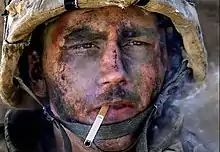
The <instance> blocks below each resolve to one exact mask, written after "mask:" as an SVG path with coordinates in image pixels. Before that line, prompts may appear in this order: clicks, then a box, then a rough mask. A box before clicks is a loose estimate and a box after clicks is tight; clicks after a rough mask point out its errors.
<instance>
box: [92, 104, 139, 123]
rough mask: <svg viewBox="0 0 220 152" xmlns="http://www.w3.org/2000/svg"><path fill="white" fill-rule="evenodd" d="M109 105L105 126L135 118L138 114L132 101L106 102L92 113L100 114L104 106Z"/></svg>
mask: <svg viewBox="0 0 220 152" xmlns="http://www.w3.org/2000/svg"><path fill="white" fill-rule="evenodd" d="M104 105H108V106H109V109H108V111H107V114H106V116H105V118H104V124H109V123H116V122H120V121H124V120H126V119H128V118H131V117H133V116H134V115H135V114H136V109H135V107H136V106H135V104H134V102H132V101H125V100H118V101H110V102H104V103H103V104H100V105H99V106H96V108H94V109H93V110H92V111H91V112H95V113H96V114H98V111H99V110H100V109H101V107H102V106H104Z"/></svg>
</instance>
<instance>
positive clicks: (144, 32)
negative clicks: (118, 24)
mask: <svg viewBox="0 0 220 152" xmlns="http://www.w3.org/2000/svg"><path fill="white" fill-rule="evenodd" d="M121 36H122V37H124V38H134V37H139V36H147V37H149V38H157V37H158V36H159V34H158V32H157V31H156V29H154V28H138V27H124V28H123V29H122V32H121Z"/></svg>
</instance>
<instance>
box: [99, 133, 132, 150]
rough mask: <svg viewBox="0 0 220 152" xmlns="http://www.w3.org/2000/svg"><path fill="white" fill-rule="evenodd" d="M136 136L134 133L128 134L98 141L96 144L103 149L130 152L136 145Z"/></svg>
mask: <svg viewBox="0 0 220 152" xmlns="http://www.w3.org/2000/svg"><path fill="white" fill-rule="evenodd" d="M135 141H136V138H135V137H134V136H133V135H126V136H123V137H120V138H117V139H110V140H99V141H96V142H95V144H96V146H97V147H98V148H99V149H101V150H103V151H123V152H128V151H130V150H131V149H132V147H133V146H134V143H135Z"/></svg>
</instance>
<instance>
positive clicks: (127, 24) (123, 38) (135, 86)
mask: <svg viewBox="0 0 220 152" xmlns="http://www.w3.org/2000/svg"><path fill="white" fill-rule="evenodd" d="M45 34H46V38H45V41H44V43H45V45H44V55H43V71H44V74H45V78H46V84H47V89H48V93H49V99H50V102H51V105H52V107H53V108H54V110H55V111H56V113H57V114H58V115H59V116H60V117H61V118H63V119H66V120H68V121H71V120H72V119H77V120H79V121H80V122H83V123H87V124H91V123H92V122H93V121H94V119H95V117H96V116H97V113H98V111H99V110H100V108H101V106H103V105H105V104H107V105H110V108H109V110H108V113H107V115H106V117H105V119H104V123H105V124H111V123H115V122H120V121H123V120H126V119H129V118H131V117H133V116H135V115H137V114H138V113H140V112H141V111H143V110H145V109H146V108H147V107H148V106H149V104H150V103H151V102H152V101H153V100H154V98H155V95H156V93H157V91H158V90H159V89H160V86H161V84H162V82H163V77H164V73H165V70H166V67H165V65H166V64H165V63H164V59H165V56H166V55H165V54H166V53H165V51H164V50H163V49H161V37H162V35H161V32H160V29H158V27H157V19H156V15H155V14H153V13H148V12H146V11H143V10H141V9H140V8H136V7H129V8H126V9H121V8H118V7H107V8H100V9H95V10H76V11H71V12H67V13H65V14H63V15H62V16H60V17H59V18H58V19H57V20H56V21H55V22H54V23H52V24H51V25H50V27H49V28H48V29H47V30H46V33H45Z"/></svg>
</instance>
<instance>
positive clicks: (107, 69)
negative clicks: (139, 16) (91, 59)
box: [99, 42, 128, 86]
mask: <svg viewBox="0 0 220 152" xmlns="http://www.w3.org/2000/svg"><path fill="white" fill-rule="evenodd" d="M100 76H101V77H100V80H99V85H100V86H114V85H117V84H126V83H127V82H128V77H127V73H126V71H125V69H124V66H123V64H122V61H121V53H120V48H119V47H118V45H117V43H116V42H110V43H109V44H108V45H107V47H106V49H105V50H104V51H103V54H102V57H101V59H100Z"/></svg>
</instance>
